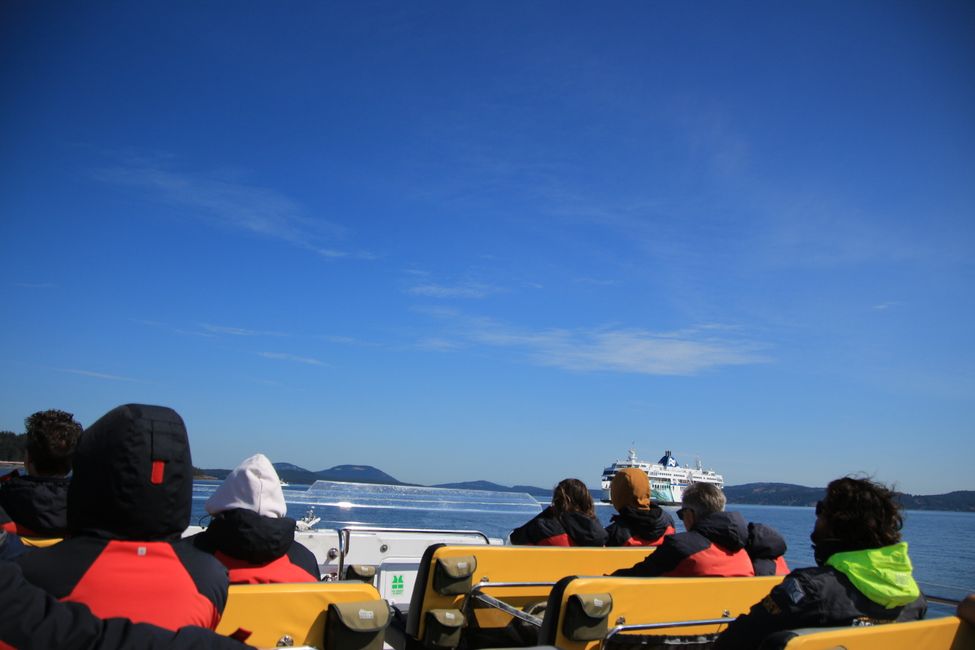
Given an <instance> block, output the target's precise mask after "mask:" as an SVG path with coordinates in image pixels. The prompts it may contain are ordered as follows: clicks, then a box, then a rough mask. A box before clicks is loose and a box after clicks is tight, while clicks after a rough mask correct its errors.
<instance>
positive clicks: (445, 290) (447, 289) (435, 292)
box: [408, 282, 501, 299]
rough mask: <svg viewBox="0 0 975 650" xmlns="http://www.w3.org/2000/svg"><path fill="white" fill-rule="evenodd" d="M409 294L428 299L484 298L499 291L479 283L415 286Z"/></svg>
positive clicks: (496, 288) (497, 288)
mask: <svg viewBox="0 0 975 650" xmlns="http://www.w3.org/2000/svg"><path fill="white" fill-rule="evenodd" d="M408 291H409V293H411V294H413V295H415V296H426V297H428V298H467V299H476V298H485V297H487V296H490V295H491V294H495V293H498V292H500V291H501V289H500V288H499V287H495V286H492V285H489V284H482V283H479V282H464V283H461V284H455V285H444V284H434V283H426V284H417V285H414V286H412V287H410V288H409V289H408Z"/></svg>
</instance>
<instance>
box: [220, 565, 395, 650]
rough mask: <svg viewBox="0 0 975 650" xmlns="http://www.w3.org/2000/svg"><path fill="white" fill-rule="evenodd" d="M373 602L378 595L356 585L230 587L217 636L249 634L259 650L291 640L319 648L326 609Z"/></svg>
mask: <svg viewBox="0 0 975 650" xmlns="http://www.w3.org/2000/svg"><path fill="white" fill-rule="evenodd" d="M372 600H381V599H380V596H379V592H378V591H376V588H375V587H373V586H372V585H370V584H366V583H364V582H358V581H356V582H302V583H281V584H261V585H231V586H230V592H229V595H228V597H227V606H226V607H225V608H224V610H223V616H222V617H221V619H220V624H219V625H218V626H217V632H218V633H219V634H223V635H225V636H229V635H232V634H233V633H234V632H236V631H237V630H238V629H241V630H245V631H248V632H250V633H251V635H250V636H249V637H247V639H246V642H247V643H248V644H250V645H254V646H260V647H270V648H273V647H275V646H277V645H279V641H281V640H282V639H283V638H284V637H290V638H291V639H292V643H291V644H289V645H307V646H311V647H314V648H322V647H323V644H324V638H325V622H326V614H327V612H328V606H329V605H331V604H332V603H336V604H338V603H348V602H360V601H372Z"/></svg>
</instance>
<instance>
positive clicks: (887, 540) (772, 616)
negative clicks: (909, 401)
mask: <svg viewBox="0 0 975 650" xmlns="http://www.w3.org/2000/svg"><path fill="white" fill-rule="evenodd" d="M903 523H904V520H903V516H902V515H901V506H900V504H899V503H898V502H897V499H896V496H895V494H894V493H893V492H892V491H891V490H890V489H888V488H887V487H886V486H884V485H882V484H880V483H876V482H874V481H871V480H869V479H858V478H851V477H845V478H840V479H837V480H835V481H833V482H832V483H830V484H829V485H828V486H827V487H826V496H825V498H824V499H823V500H822V501H820V502H819V503H817V504H816V524H815V527H814V528H813V532H812V534H811V535H810V539H811V540H812V542H813V551H814V556H815V558H816V564H817V565H818V566H816V567H812V568H806V569H797V570H795V571H793V572H792V573H790V574H789V575H788V576H786V578H785V580H783V581H782V583H781V584H780V585H778V586H777V587H775V588H773V589H772V591H771V592H770V593H769V595H768V596H766V597H765V598H764V599H763V600H762V601H761V602H759V603H756V604H755V605H753V606H752V608H751V609H750V610H749V612H748V613H747V614H742V615H741V616H739V617H738V618H737V619H735V621H734V622H732V623H731V625H730V626H729V627H728V629H727V630H725V631H724V632H723V633H722V634H721V635H720V636H719V637H718V640H717V643H716V644H715V646H714V647H715V648H717V649H719V650H729V649H733V648H758V647H760V646H761V647H769V646H768V645H764V644H773V646H772V647H781V645H784V644H785V643H786V642H787V641H788V639H789V638H791V637H792V636H795V633H794V632H792V630H795V629H798V628H807V627H837V626H843V625H878V624H883V623H893V622H896V621H908V620H916V619H919V618H924V615H925V614H926V612H927V603H926V601H925V600H924V596H923V595H922V594H921V591H920V589H919V588H918V586H917V583H916V582H915V581H914V578H913V577H912V575H911V572H912V566H911V560H910V558H909V557H908V555H907V542H903V541H901V533H900V531H901V527H902V526H903ZM776 643H777V644H779V645H778V646H775V645H774V644H776Z"/></svg>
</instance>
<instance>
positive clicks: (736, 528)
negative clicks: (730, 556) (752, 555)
mask: <svg viewBox="0 0 975 650" xmlns="http://www.w3.org/2000/svg"><path fill="white" fill-rule="evenodd" d="M694 532H695V533H699V534H701V535H704V536H705V537H707V538H708V540H710V541H711V543H713V544H717V545H718V546H720V547H721V548H723V549H725V550H727V551H737V550H739V549H742V548H745V544H747V543H748V523H747V522H746V521H745V518H744V517H742V516H741V515H740V514H739V513H737V512H713V513H711V514H710V515H708V516H706V517H704V518H702V519H701V520H700V521H698V522H697V523H696V524H695V525H694Z"/></svg>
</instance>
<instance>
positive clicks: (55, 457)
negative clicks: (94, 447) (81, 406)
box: [0, 409, 81, 543]
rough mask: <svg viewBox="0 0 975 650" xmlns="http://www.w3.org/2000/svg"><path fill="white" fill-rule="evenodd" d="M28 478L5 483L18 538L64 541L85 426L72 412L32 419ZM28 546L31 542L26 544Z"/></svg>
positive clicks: (1, 498)
mask: <svg viewBox="0 0 975 650" xmlns="http://www.w3.org/2000/svg"><path fill="white" fill-rule="evenodd" d="M24 424H25V426H26V429H27V449H26V457H25V458H24V469H25V470H26V472H27V473H26V474H25V475H21V474H20V473H19V472H12V473H10V474H7V475H6V476H4V477H3V478H2V479H0V506H3V507H4V509H6V511H7V514H8V515H9V516H10V518H11V519H12V520H13V522H14V524H15V525H14V526H13V527H12V528H8V530H13V531H14V532H16V533H17V534H19V535H21V536H22V537H23V536H26V537H28V538H60V537H64V535H65V533H66V532H67V528H68V484H69V483H70V479H69V478H68V474H70V473H71V460H72V456H73V454H74V449H75V445H76V444H77V442H78V437H79V436H80V435H81V425H80V424H78V422H77V421H76V420H75V419H74V416H73V415H72V414H71V413H66V412H65V411H58V410H56V409H51V410H48V411H38V412H37V413H34V414H33V415H31V416H30V417H28V418H27V419H26V420H25V421H24ZM25 541H27V542H28V543H31V542H30V539H27V540H25Z"/></svg>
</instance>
